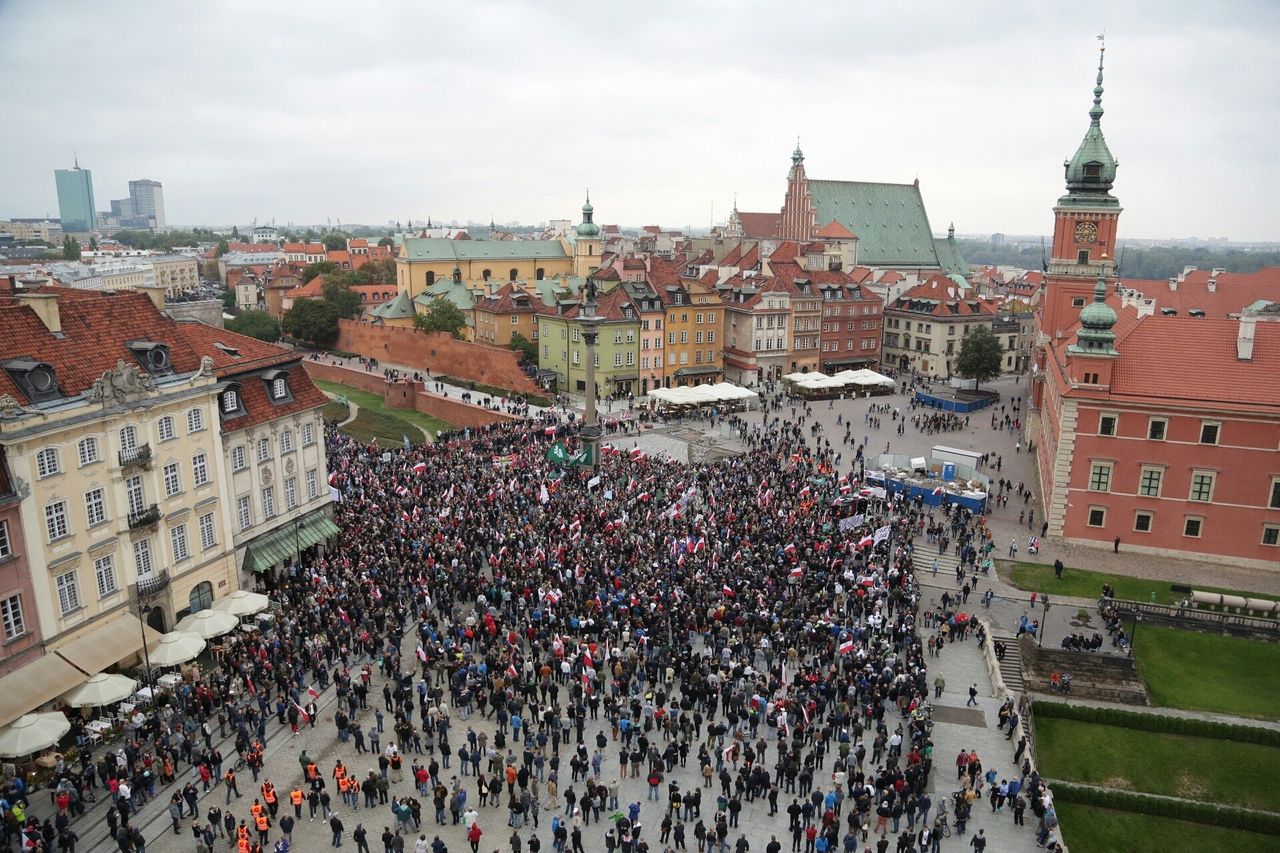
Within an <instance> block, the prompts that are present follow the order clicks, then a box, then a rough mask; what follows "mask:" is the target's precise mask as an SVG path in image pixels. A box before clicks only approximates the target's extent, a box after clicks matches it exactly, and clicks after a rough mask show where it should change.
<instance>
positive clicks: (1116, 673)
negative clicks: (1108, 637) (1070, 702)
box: [1020, 634, 1151, 705]
mask: <svg viewBox="0 0 1280 853" xmlns="http://www.w3.org/2000/svg"><path fill="white" fill-rule="evenodd" d="M1020 648H1021V649H1022V669H1023V678H1024V679H1025V682H1026V687H1027V689H1028V690H1032V691H1035V692H1038V693H1048V692H1049V676H1050V675H1051V674H1052V673H1054V672H1060V673H1061V672H1069V673H1071V692H1072V693H1073V694H1075V695H1078V696H1083V697H1086V698H1090V699H1103V700H1106V701H1108V702H1125V703H1127V704H1130V705H1150V704H1151V701H1150V699H1148V698H1147V687H1146V684H1145V683H1144V682H1143V681H1142V676H1140V675H1138V668H1137V666H1135V665H1134V662H1133V658H1130V657H1123V656H1121V655H1110V654H1099V653H1097V652H1069V651H1066V650H1065V649H1042V648H1040V647H1039V646H1037V645H1036V642H1035V640H1033V639H1032V638H1031V637H1030V635H1027V634H1024V635H1023V636H1022V640H1021V646H1020Z"/></svg>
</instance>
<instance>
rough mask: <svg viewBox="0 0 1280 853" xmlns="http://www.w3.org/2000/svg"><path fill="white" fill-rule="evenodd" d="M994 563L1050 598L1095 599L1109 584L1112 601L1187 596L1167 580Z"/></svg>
mask: <svg viewBox="0 0 1280 853" xmlns="http://www.w3.org/2000/svg"><path fill="white" fill-rule="evenodd" d="M996 562H997V566H996V571H997V572H998V573H999V575H1000V577H1001V578H1003V579H1004V580H1005V581H1006V582H1008V583H1010V584H1013V585H1014V586H1016V587H1017V588H1018V589H1022V590H1026V591H1027V592H1047V593H1049V595H1050V597H1052V596H1054V595H1068V596H1074V597H1077V598H1091V599H1094V600H1097V598H1098V597H1099V596H1100V595H1102V585H1103V584H1104V583H1105V584H1111V587H1112V588H1113V589H1114V590H1115V593H1116V598H1123V599H1126V600H1128V601H1149V600H1150V598H1151V594H1152V593H1155V595H1156V603H1157V604H1177V603H1178V602H1179V601H1182V600H1183V599H1184V598H1186V597H1187V594H1186V593H1177V592H1173V591H1172V590H1170V589H1169V586H1170V584H1169V583H1168V581H1153V580H1147V579H1146V578H1131V577H1128V576H1127V575H1113V574H1110V573H1108V572H1093V571H1089V570H1087V569H1073V568H1070V567H1068V568H1066V569H1064V570H1063V572H1062V577H1061V578H1060V579H1059V578H1055V577H1054V576H1053V566H1042V565H1040V564H1039V563H1022V562H1013V563H1011V562H1009V561H1008V560H997V561H996ZM1182 586H1189V587H1191V588H1192V589H1198V590H1203V591H1204V592H1222V593H1230V594H1232V595H1244V596H1249V595H1254V594H1255V593H1250V592H1241V591H1239V590H1234V589H1223V588H1222V587H1216V586H1204V585H1203V584H1199V583H1194V582H1191V581H1188V582H1187V583H1185V584H1182ZM1259 597H1261V598H1268V597H1271V596H1262V595H1260V596H1259Z"/></svg>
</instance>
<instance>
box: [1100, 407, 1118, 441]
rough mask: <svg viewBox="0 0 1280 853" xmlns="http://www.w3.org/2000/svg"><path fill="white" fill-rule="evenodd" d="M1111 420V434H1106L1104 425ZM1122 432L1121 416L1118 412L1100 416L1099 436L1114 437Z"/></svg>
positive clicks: (1105, 413)
mask: <svg viewBox="0 0 1280 853" xmlns="http://www.w3.org/2000/svg"><path fill="white" fill-rule="evenodd" d="M1108 418H1110V419H1111V432H1104V431H1103V429H1102V424H1103V423H1104V422H1105V421H1106V420H1107V419H1108ZM1119 431H1120V415H1119V414H1118V413H1116V412H1102V413H1101V414H1099V415H1098V435H1105V436H1114V435H1115V434H1116V433H1118V432H1119Z"/></svg>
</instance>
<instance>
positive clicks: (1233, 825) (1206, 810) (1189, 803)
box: [1049, 780, 1280, 835]
mask: <svg viewBox="0 0 1280 853" xmlns="http://www.w3.org/2000/svg"><path fill="white" fill-rule="evenodd" d="M1049 784H1050V787H1051V788H1052V790H1053V797H1054V799H1055V800H1057V801H1060V802H1064V803H1079V804H1080V805H1084V806H1098V807H1099V808H1104V809H1116V810H1118V811H1125V812H1135V813H1137V814H1144V815H1151V816H1153V817H1167V818H1174V819H1176V820H1188V821H1191V822H1193V823H1204V824H1208V825H1210V826H1223V827H1227V828H1230V829H1242V830H1245V831H1247V832H1260V833H1264V834H1266V835H1280V815H1277V814H1274V813H1272V812H1258V811H1253V810H1251V809H1242V808H1236V807H1235V806H1222V805H1218V804H1217V803H1202V802H1199V801H1197V800H1181V799H1174V798H1172V797H1157V796H1153V795H1151V794H1139V793H1136V792H1134V791H1118V790H1116V789H1114V788H1095V787H1093V786H1092V785H1076V784H1074V783H1071V782H1062V781H1058V780H1052V781H1050V783H1049Z"/></svg>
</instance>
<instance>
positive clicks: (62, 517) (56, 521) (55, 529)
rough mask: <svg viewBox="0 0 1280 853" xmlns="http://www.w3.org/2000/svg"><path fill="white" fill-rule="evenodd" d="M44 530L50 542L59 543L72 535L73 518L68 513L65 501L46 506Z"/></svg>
mask: <svg viewBox="0 0 1280 853" xmlns="http://www.w3.org/2000/svg"><path fill="white" fill-rule="evenodd" d="M44 530H45V534H46V535H47V536H48V537H49V541H50V542H57V541H58V540H59V539H64V538H66V537H67V536H70V535H71V518H70V516H69V515H68V513H67V502H66V501H65V500H58V501H53V502H52V503H48V504H45V507H44Z"/></svg>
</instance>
